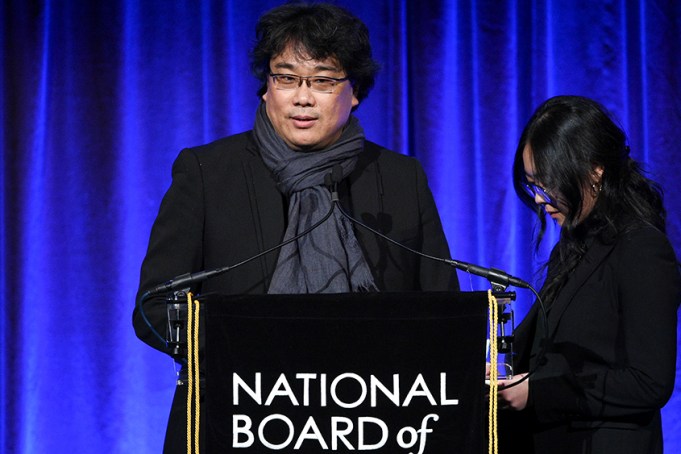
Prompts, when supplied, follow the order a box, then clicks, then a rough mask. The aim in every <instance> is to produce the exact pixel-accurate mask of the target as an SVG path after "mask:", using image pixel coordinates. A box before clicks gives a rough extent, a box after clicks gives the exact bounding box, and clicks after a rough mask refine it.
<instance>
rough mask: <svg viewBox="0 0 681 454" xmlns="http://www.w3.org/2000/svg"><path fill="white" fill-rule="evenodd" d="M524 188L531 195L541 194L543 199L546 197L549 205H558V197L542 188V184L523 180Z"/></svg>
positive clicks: (533, 196)
mask: <svg viewBox="0 0 681 454" xmlns="http://www.w3.org/2000/svg"><path fill="white" fill-rule="evenodd" d="M523 188H524V189H525V191H526V192H527V193H528V194H529V195H530V197H532V198H535V196H539V197H541V198H542V199H544V202H546V203H548V204H549V205H553V206H554V207H555V206H556V205H555V203H556V199H555V198H554V197H553V196H552V195H551V193H550V192H549V191H548V190H546V189H544V188H542V187H541V186H539V185H537V184H534V183H529V182H527V181H526V182H523Z"/></svg>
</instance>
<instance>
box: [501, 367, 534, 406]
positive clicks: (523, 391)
mask: <svg viewBox="0 0 681 454" xmlns="http://www.w3.org/2000/svg"><path fill="white" fill-rule="evenodd" d="M525 375H527V374H518V375H515V376H514V377H513V378H512V379H510V380H499V388H500V389H499V391H497V398H498V399H499V408H502V409H505V408H510V409H512V410H516V411H520V410H523V409H525V407H526V406H527V398H528V396H529V392H530V381H529V380H525V381H523V382H522V383H520V384H519V385H515V386H513V387H512V388H508V389H502V387H504V386H508V385H510V384H511V383H515V382H517V381H519V380H520V379H521V378H523V377H524V376H525Z"/></svg>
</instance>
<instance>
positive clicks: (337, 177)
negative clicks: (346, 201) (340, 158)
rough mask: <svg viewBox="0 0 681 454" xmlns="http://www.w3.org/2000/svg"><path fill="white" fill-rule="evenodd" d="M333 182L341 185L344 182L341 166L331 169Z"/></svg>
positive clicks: (337, 165)
mask: <svg viewBox="0 0 681 454" xmlns="http://www.w3.org/2000/svg"><path fill="white" fill-rule="evenodd" d="M331 180H332V181H333V182H334V183H340V182H341V180H343V167H341V165H340V164H336V165H335V166H333V168H332V169H331Z"/></svg>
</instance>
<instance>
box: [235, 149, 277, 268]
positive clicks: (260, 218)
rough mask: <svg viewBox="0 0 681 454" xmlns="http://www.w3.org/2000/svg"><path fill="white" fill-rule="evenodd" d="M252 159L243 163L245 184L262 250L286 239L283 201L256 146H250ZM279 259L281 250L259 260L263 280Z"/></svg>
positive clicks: (255, 231) (254, 227)
mask: <svg viewBox="0 0 681 454" xmlns="http://www.w3.org/2000/svg"><path fill="white" fill-rule="evenodd" d="M249 151H250V152H251V153H249V159H248V160H247V161H246V162H244V165H243V169H244V172H245V173H246V177H247V178H246V181H247V182H250V185H249V187H248V195H249V199H250V207H251V215H252V219H253V229H254V233H255V235H256V238H257V243H258V249H259V251H264V250H266V249H269V248H271V247H273V246H275V245H277V244H279V243H280V242H281V240H282V239H283V237H284V229H285V225H284V222H285V220H286V217H287V216H286V214H285V213H284V210H285V206H284V199H283V196H282V195H281V193H280V192H279V190H278V189H277V187H276V185H275V183H274V180H273V179H272V176H271V174H270V171H269V170H268V169H267V168H266V167H265V165H264V164H263V162H262V159H261V158H260V156H259V155H258V154H257V151H256V149H255V146H254V145H251V146H249ZM278 257H279V251H274V252H272V253H270V254H265V255H264V256H263V257H261V258H260V263H261V267H262V272H263V277H265V278H268V277H269V276H271V274H272V272H273V270H274V268H275V266H276V263H277V258H278Z"/></svg>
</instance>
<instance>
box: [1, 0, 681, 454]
mask: <svg viewBox="0 0 681 454" xmlns="http://www.w3.org/2000/svg"><path fill="white" fill-rule="evenodd" d="M279 3H280V2H275V1H269V0H259V1H253V2H237V1H233V0H223V1H218V0H207V1H203V2H183V1H161V0H145V1H142V2H140V1H133V0H112V1H108V2H87V1H82V0H81V1H79V0H63V1H59V2H50V1H31V2H23V1H18V0H14V1H8V2H3V3H2V5H0V24H2V25H1V27H0V48H1V49H2V55H3V57H2V60H1V63H0V65H1V71H0V82H1V84H2V91H1V93H0V101H1V106H2V107H1V111H0V112H1V113H0V118H1V119H2V122H1V123H0V139H1V140H2V151H1V153H2V156H1V162H2V171H1V172H0V182H1V183H2V193H1V196H0V207H2V210H1V211H0V216H1V217H2V227H1V228H2V234H1V235H0V247H1V249H0V271H1V272H2V280H1V281H0V298H2V312H1V315H0V342H1V343H2V347H0V361H1V363H0V393H1V399H2V405H0V450H2V451H3V452H21V453H42V452H57V453H58V452H110V453H128V452H150V453H152V452H159V451H160V447H161V446H162V440H163V435H164V429H165V422H166V419H167V414H168V410H169V407H170V399H171V397H172V390H173V388H174V380H175V376H174V367H173V363H172V361H171V360H170V359H169V358H165V357H163V356H161V355H160V354H157V352H155V351H153V350H152V349H150V348H149V347H147V346H146V345H144V344H143V343H142V342H140V341H138V340H137V339H136V338H135V335H134V333H133V330H132V325H131V312H132V307H133V304H134V295H135V291H136V286H137V279H138V273H139V266H140V264H141V261H142V258H143V256H144V253H145V249H146V242H147V239H148V235H149V230H150V227H151V223H152V222H153V219H154V217H155V215H156V211H157V209H158V205H159V203H160V199H161V197H162V195H163V193H164V192H165V190H166V189H167V187H168V185H169V184H170V167H171V164H172V162H173V160H174V158H175V156H176V155H177V153H178V152H179V150H180V149H182V148H183V147H188V146H195V145H199V144H202V143H206V142H209V141H212V140H215V139H218V138H220V137H222V136H225V135H229V134H233V133H237V132H241V131H244V130H247V129H250V128H251V127H252V125H253V121H254V114H255V109H256V107H257V104H258V102H259V99H258V97H257V96H256V91H257V88H258V83H257V81H255V80H254V78H253V77H252V75H251V74H250V69H249V62H248V52H249V50H250V48H251V46H252V44H253V41H254V38H255V32H254V25H255V22H256V20H257V18H258V17H259V15H260V14H261V13H262V12H264V11H265V10H266V9H268V8H270V7H273V6H276V5H278V4H279ZM335 3H337V4H339V5H342V6H346V7H348V8H349V9H350V10H351V11H353V12H354V13H355V14H357V15H358V16H359V17H360V18H362V19H363V20H364V21H365V22H366V23H367V25H368V26H369V29H370V32H371V39H372V45H373V48H374V54H375V55H374V56H375V58H377V59H378V60H379V61H380V62H381V65H382V70H381V72H380V74H379V76H378V79H377V81H376V86H375V88H374V90H373V91H372V92H371V94H370V95H369V97H368V98H367V100H366V101H364V102H363V103H362V105H361V106H360V107H359V109H358V110H357V116H358V117H359V118H360V120H361V122H362V124H363V126H364V128H365V131H366V134H367V137H368V138H369V139H370V140H373V141H375V142H378V143H380V144H382V145H385V146H387V147H389V148H392V149H394V150H396V151H399V152H401V153H404V154H409V155H413V156H415V157H417V158H418V159H419V160H420V161H421V162H422V163H423V165H424V167H425V169H426V172H427V174H428V176H429V181H430V185H431V187H432V189H433V193H434V195H435V198H436V202H437V205H438V207H439V209H440V213H441V216H442V220H443V223H444V227H445V231H446V234H447V237H448V240H449V243H450V247H451V250H452V254H453V256H454V257H455V258H456V259H459V260H463V261H467V262H472V263H476V264H480V265H482V266H488V267H495V268H500V269H503V270H505V271H507V272H509V273H511V274H513V275H516V276H521V277H523V278H524V279H525V280H527V281H529V282H532V283H537V284H538V283H539V282H540V281H541V276H538V275H537V274H536V270H537V269H538V268H539V264H541V262H542V260H544V259H546V256H547V252H548V248H549V246H550V245H551V244H553V242H554V241H555V240H556V239H557V229H555V228H554V229H552V230H551V231H550V232H549V234H548V235H547V238H546V240H547V241H546V242H545V246H544V247H543V248H542V249H540V251H539V252H538V253H537V254H535V253H534V252H533V246H532V239H533V231H534V229H535V224H534V219H533V216H532V214H531V213H530V212H529V211H528V210H527V209H525V208H524V207H523V206H521V204H520V202H519V201H518V200H517V198H516V196H515V194H514V193H513V189H512V183H511V165H512V161H513V153H514V151H515V147H516V144H517V140H518V138H519V135H520V132H521V130H522V128H523V126H524V124H525V122H526V121H527V119H528V118H529V117H530V115H531V113H532V111H533V110H534V108H535V107H536V106H537V105H538V104H539V103H541V102H542V101H543V100H545V99H546V98H548V97H550V96H553V95H557V94H580V95H584V96H589V97H592V98H595V99H597V100H599V101H601V102H602V103H603V104H605V105H606V107H608V108H609V109H611V110H612V112H613V113H614V114H615V116H616V117H617V118H618V119H619V121H620V122H621V124H622V126H623V127H624V129H625V130H626V131H627V133H628V136H629V141H630V145H631V149H632V155H633V157H635V158H636V159H638V160H640V161H642V162H643V164H644V167H645V168H646V170H647V171H648V172H649V176H650V177H652V178H653V179H655V180H657V181H658V182H660V183H661V184H662V186H663V187H664V188H665V195H666V198H665V201H666V206H667V209H668V212H669V220H668V233H669V235H670V238H671V239H672V242H673V244H674V246H675V248H676V250H677V252H681V249H679V248H680V247H681V215H680V214H679V213H681V191H680V189H681V183H679V179H678V175H679V174H681V161H679V160H678V159H677V155H678V147H679V144H680V143H681V128H680V127H679V125H681V59H680V58H679V56H680V55H679V50H678V45H679V39H680V38H679V37H681V5H679V3H678V2H673V1H641V2H634V1H629V0H619V1H615V0H609V1H602V2H591V1H587V0H577V1H573V2H565V1H560V0H521V1H516V2H493V1H475V0H467V1H464V0H461V1H454V0H450V1H447V0H438V1H436V0H429V1H422V2H411V1H407V0H376V1H371V2H368V1H359V0H356V1H352V0H346V1H337V2H335ZM226 265H227V264H226ZM171 277H172V276H169V278H171ZM460 278H461V282H462V287H463V288H464V289H465V290H486V289H487V288H488V284H487V283H486V282H485V281H483V280H481V279H478V278H472V277H469V276H464V275H461V276H460ZM531 303H532V295H531V294H529V292H525V291H522V290H518V301H517V302H516V304H515V309H516V317H517V318H518V319H519V318H520V317H522V315H524V313H525V312H526V311H527V310H528V308H529V307H530V305H531ZM679 363H681V362H679ZM677 367H679V368H678V369H677V371H678V372H677V376H680V377H681V366H677ZM679 386H681V379H680V380H678V384H677V388H678V387H679ZM680 414H681V393H679V392H677V393H675V395H674V396H673V397H672V400H671V401H670V403H669V404H668V405H667V406H666V407H665V409H664V411H663V418H664V426H665V443H666V450H667V451H668V452H677V451H681V417H680V416H679V415H680ZM67 415H72V416H67Z"/></svg>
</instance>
